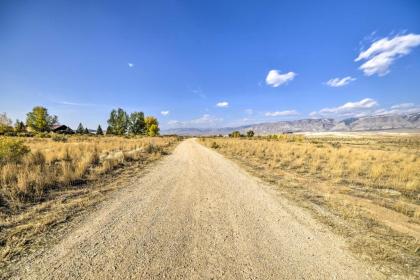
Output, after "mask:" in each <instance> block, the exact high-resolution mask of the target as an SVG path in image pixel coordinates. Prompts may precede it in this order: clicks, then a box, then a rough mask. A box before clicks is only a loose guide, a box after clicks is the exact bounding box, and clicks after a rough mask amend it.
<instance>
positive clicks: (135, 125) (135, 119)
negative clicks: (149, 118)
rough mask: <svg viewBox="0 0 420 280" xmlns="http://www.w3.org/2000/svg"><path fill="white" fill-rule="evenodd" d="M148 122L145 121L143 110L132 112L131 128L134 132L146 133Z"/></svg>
mask: <svg viewBox="0 0 420 280" xmlns="http://www.w3.org/2000/svg"><path fill="white" fill-rule="evenodd" d="M145 130H146V123H145V122H144V113H143V112H133V113H131V114H130V119H129V129H128V131H129V132H130V133H132V134H135V135H138V134H144V133H145V132H146V131H145Z"/></svg>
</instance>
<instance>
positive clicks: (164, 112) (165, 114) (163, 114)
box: [160, 111, 170, 116]
mask: <svg viewBox="0 0 420 280" xmlns="http://www.w3.org/2000/svg"><path fill="white" fill-rule="evenodd" d="M169 113H170V112H169V111H161V112H160V114H161V115H162V116H167V115H169Z"/></svg>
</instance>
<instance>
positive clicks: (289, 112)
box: [265, 110, 299, 117]
mask: <svg viewBox="0 0 420 280" xmlns="http://www.w3.org/2000/svg"><path fill="white" fill-rule="evenodd" d="M295 115H299V113H298V112H297V111H296V110H286V111H275V112H267V113H265V116H267V117H279V116H295Z"/></svg>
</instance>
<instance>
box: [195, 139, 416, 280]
mask: <svg viewBox="0 0 420 280" xmlns="http://www.w3.org/2000/svg"><path fill="white" fill-rule="evenodd" d="M202 143H203V144H205V145H207V146H208V147H212V148H214V149H216V150H217V151H219V152H221V153H222V154H224V155H226V156H228V157H230V158H233V159H235V160H237V161H238V162H240V164H241V165H243V166H244V167H245V168H246V169H247V170H249V172H251V173H252V174H254V175H256V176H259V177H261V178H263V179H264V180H266V181H268V182H270V183H274V184H277V185H278V186H279V190H280V192H281V193H282V195H284V196H286V197H288V198H290V199H292V200H294V201H296V202H297V203H298V204H300V205H301V206H303V207H306V208H307V209H309V210H310V211H311V212H312V213H313V214H314V216H315V217H316V218H317V219H319V220H320V221H322V222H323V223H325V224H327V225H329V226H330V227H331V229H332V230H333V231H334V232H336V233H338V234H341V235H343V236H345V237H346V238H347V240H348V242H349V246H350V248H351V249H352V250H353V251H354V252H355V253H356V254H357V255H358V256H359V257H361V258H363V259H367V260H369V261H371V262H372V263H373V264H375V265H376V266H378V267H379V268H380V270H381V271H383V272H384V273H385V274H387V275H393V276H396V275H400V276H402V277H411V278H416V277H419V276H420V266H419V264H420V249H419V248H420V243H419V241H420V217H419V213H420V206H419V198H420V137H419V136H417V135H415V136H407V137H397V136H378V137H376V136H369V137H367V136H366V137H310V138H309V137H303V136H301V135H291V136H288V135H281V136H279V137H277V136H274V137H273V136H272V137H264V138H255V139H223V138H211V139H206V138H203V139H202Z"/></svg>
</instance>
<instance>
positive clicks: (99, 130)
mask: <svg viewBox="0 0 420 280" xmlns="http://www.w3.org/2000/svg"><path fill="white" fill-rule="evenodd" d="M96 135H104V132H103V131H102V127H101V125H98V128H97V129H96Z"/></svg>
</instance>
